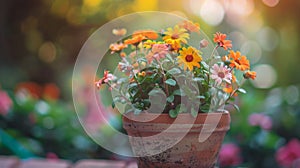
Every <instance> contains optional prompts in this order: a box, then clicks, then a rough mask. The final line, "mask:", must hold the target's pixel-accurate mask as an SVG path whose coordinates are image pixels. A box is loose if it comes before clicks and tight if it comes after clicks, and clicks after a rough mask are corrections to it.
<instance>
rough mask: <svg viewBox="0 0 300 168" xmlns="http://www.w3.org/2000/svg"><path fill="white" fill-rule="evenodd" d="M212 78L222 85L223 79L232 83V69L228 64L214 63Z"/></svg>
mask: <svg viewBox="0 0 300 168" xmlns="http://www.w3.org/2000/svg"><path fill="white" fill-rule="evenodd" d="M211 73H212V75H211V78H212V79H213V80H215V81H216V84H218V85H220V84H221V83H222V82H223V81H225V82H227V83H231V82H230V81H231V79H232V74H231V73H230V69H229V68H227V66H226V65H223V64H221V65H218V64H214V65H213V66H212V69H211Z"/></svg>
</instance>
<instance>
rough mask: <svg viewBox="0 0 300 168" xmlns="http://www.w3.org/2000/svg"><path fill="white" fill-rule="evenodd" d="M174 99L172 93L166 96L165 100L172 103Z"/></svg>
mask: <svg viewBox="0 0 300 168" xmlns="http://www.w3.org/2000/svg"><path fill="white" fill-rule="evenodd" d="M173 101H174V95H171V96H169V97H167V102H169V103H172V102H173Z"/></svg>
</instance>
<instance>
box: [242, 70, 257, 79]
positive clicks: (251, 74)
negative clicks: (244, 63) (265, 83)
mask: <svg viewBox="0 0 300 168" xmlns="http://www.w3.org/2000/svg"><path fill="white" fill-rule="evenodd" d="M244 78H245V79H249V78H251V79H253V80H254V79H255V78H256V72H254V71H247V72H246V73H244Z"/></svg>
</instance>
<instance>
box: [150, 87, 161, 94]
mask: <svg viewBox="0 0 300 168" xmlns="http://www.w3.org/2000/svg"><path fill="white" fill-rule="evenodd" d="M161 92H162V91H161V90H160V89H156V88H154V89H152V90H151V91H150V92H149V93H148V95H149V96H154V95H156V94H161Z"/></svg>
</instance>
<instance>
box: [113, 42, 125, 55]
mask: <svg viewBox="0 0 300 168" xmlns="http://www.w3.org/2000/svg"><path fill="white" fill-rule="evenodd" d="M126 47H127V44H123V43H119V44H118V43H113V44H111V45H110V46H109V49H110V50H111V53H112V54H113V53H115V52H119V51H121V50H123V49H124V48H126Z"/></svg>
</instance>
